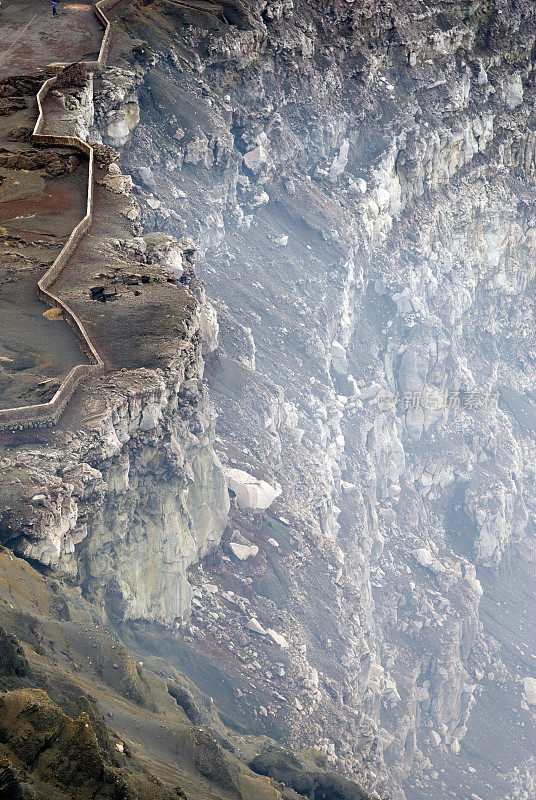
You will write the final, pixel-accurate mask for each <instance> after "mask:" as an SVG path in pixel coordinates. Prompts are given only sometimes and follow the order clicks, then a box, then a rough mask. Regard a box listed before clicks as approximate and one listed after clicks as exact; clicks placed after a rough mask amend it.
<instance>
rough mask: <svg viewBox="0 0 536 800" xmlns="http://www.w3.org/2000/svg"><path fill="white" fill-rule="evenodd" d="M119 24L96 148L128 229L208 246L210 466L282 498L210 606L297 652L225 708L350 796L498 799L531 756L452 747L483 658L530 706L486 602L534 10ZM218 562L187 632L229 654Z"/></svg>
mask: <svg viewBox="0 0 536 800" xmlns="http://www.w3.org/2000/svg"><path fill="white" fill-rule="evenodd" d="M128 30H129V32H130V33H131V35H132V36H133V37H135V43H134V40H133V46H134V47H135V51H134V59H135V65H133V64H132V57H131V56H125V58H124V60H123V62H122V63H121V71H120V77H121V81H122V85H123V86H125V85H127V86H128V93H129V98H130V100H129V101H128V102H129V103H131V102H134V101H135V103H136V104H137V107H138V109H139V112H138V111H136V113H135V116H136V117H137V116H138V113H139V118H140V122H139V124H136V126H135V127H133V128H132V133H130V134H129V132H128V131H127V128H129V125H128V120H129V118H130V119H132V107H131V106H129V105H128V104H125V97H126V95H125V92H124V91H123V89H122V90H121V91H120V92H117V91H116V89H115V83H116V81H117V79H118V75H119V73H118V72H113V71H112V72H110V73H109V74H108V76H107V77H105V81H104V86H103V91H102V93H101V94H100V95H99V96H98V98H97V103H96V125H97V128H98V132H99V134H100V135H102V138H103V141H105V142H108V143H110V144H113V145H114V146H118V147H121V146H124V148H125V149H124V151H123V159H124V162H125V164H128V169H129V171H131V172H132V174H133V177H134V180H135V191H136V193H137V196H138V198H139V202H140V206H141V209H142V224H143V225H144V227H145V229H146V230H158V231H163V232H169V233H173V234H174V235H184V234H186V233H187V234H188V235H191V236H192V237H193V238H194V239H195V241H196V243H197V245H198V247H199V250H200V261H199V267H198V269H199V273H200V275H201V276H202V278H203V279H204V280H205V281H206V284H207V290H208V293H209V295H210V297H211V299H212V300H213V302H214V303H215V305H216V307H217V310H218V313H219V325H220V348H219V350H218V352H217V353H216V354H215V355H214V356H213V358H212V359H211V360H210V361H209V363H208V370H207V374H208V376H209V383H210V386H211V392H212V396H213V398H214V400H215V403H216V408H217V411H218V414H219V420H218V435H219V438H220V442H219V449H220V452H221V454H222V457H223V458H224V459H225V460H226V461H227V462H228V463H229V465H230V466H233V467H239V468H242V469H245V470H247V471H249V472H251V473H253V474H256V475H257V476H258V477H261V478H266V479H267V480H271V481H272V482H275V481H277V482H279V484H280V485H281V487H282V489H283V492H282V495H281V497H280V498H279V499H278V500H277V501H276V503H275V504H274V506H273V507H272V508H273V511H274V513H275V515H276V516H275V522H274V523H273V524H274V525H275V526H276V528H277V529H278V530H280V531H282V530H283V529H284V530H285V531H286V533H287V535H288V534H289V533H290V540H289V541H290V544H291V546H290V547H288V548H287V549H286V552H285V553H281V554H279V555H278V556H277V558H279V559H280V560H281V563H280V562H277V565H276V566H275V567H274V566H273V562H274V558H275V557H273V558H272V559H271V561H270V559H268V558H267V556H266V555H265V556H263V555H262V553H261V555H260V558H261V561H259V562H258V563H257V564H255V562H254V560H253V559H251V560H248V561H247V562H246V565H245V566H244V567H242V566H241V565H239V569H242V568H243V569H244V574H243V575H242V579H243V580H242V584H243V585H242V587H241V590H240V593H238V592H237V589H236V586H235V587H234V589H233V587H232V585H231V579H230V578H229V579H228V580H229V587H223V588H225V590H226V591H229V590H230V591H234V592H235V594H240V595H241V596H242V595H244V593H245V589H244V586H247V585H248V583H247V582H248V581H251V584H252V586H253V587H256V590H255V591H254V592H252V593H251V596H250V595H248V596H247V599H249V602H250V603H251V604H254V605H253V607H252V609H250V611H251V615H252V616H253V612H255V613H256V614H257V616H258V617H259V619H260V618H261V615H262V614H264V615H265V619H266V624H268V623H269V622H270V620H272V621H273V620H274V619H277V620H278V622H279V624H280V628H281V629H282V630H283V631H284V632H285V635H286V636H287V638H288V640H289V642H290V646H289V649H288V651H286V657H287V658H288V659H290V664H291V668H290V669H287V671H286V673H285V676H284V677H283V679H282V680H281V681H280V682H279V684H278V686H277V689H276V695H275V699H273V701H272V705H271V706H270V707H269V708H268V709H266V708H265V707H264V706H263V707H262V708H259V707H258V703H257V704H256V703H255V691H254V692H253V693H252V694H253V696H252V697H245V698H242V699H241V700H242V702H243V705H244V708H245V709H247V713H249V714H250V715H251V719H254V720H257V719H259V715H260V717H261V718H262V717H264V719H265V720H266V721H265V722H263V723H262V724H265V725H268V726H270V725H276V724H277V723H278V720H279V721H280V722H281V725H282V726H283V727H288V729H289V731H290V734H289V735H290V737H291V739H292V738H294V739H295V740H296V741H303V742H306V741H310V740H311V738H314V739H315V741H316V742H320V743H321V746H322V747H323V748H324V749H325V750H326V752H327V753H328V754H329V757H330V759H331V760H332V762H333V763H335V764H337V765H338V767H339V768H341V769H346V770H349V771H350V772H351V771H352V770H355V769H359V770H361V771H365V772H367V771H368V780H369V785H370V786H376V787H378V786H380V785H382V786H385V785H386V784H388V783H391V787H392V786H393V783H394V784H398V785H399V786H401V785H405V786H406V787H407V789H408V791H409V795H410V796H413V797H420V796H422V797H427V798H430V797H436V796H437V797H444V796H445V792H446V791H451V790H452V788H456V782H457V781H464V782H466V783H464V784H463V785H464V788H465V790H466V792H468V793H469V794H471V792H473V793H476V794H477V795H478V796H481V795H482V793H483V792H484V793H485V796H486V797H488V796H490V797H495V796H496V797H497V798H499V797H504V796H507V794H508V793H509V792H511V791H512V792H513V791H514V789H513V788H512V786H513V784H512V781H511V779H510V778H509V777H508V775H506V773H508V769H506V767H505V763H506V762H509V760H510V762H511V763H509V768H511V769H514V767H515V768H519V763H518V762H521V763H522V764H523V767H522V768H521V771H522V772H523V770H525V768H526V771H528V772H530V764H529V759H530V747H528V748H527V746H526V743H525V744H524V745H523V746H522V747H521V750H520V752H517V753H516V754H515V757H514V756H513V755H512V754H510V756H505V754H504V753H502V755H501V756H500V757H499V756H498V755H495V756H493V758H496V761H495V762H494V769H495V772H494V779H493V780H492V781H491V782H490V781H489V779H488V778H487V777H486V774H485V773H486V770H488V769H489V765H487V764H486V765H484V764H483V763H479V764H476V763H475V764H474V763H473V761H472V760H471V759H473V760H475V759H474V750H475V747H476V749H477V750H478V747H479V746H480V745H478V742H476V743H475V746H474V747H473V746H471V747H469V745H468V748H469V749H467V750H465V751H463V752H462V755H461V756H460V758H458V755H459V753H460V750H461V749H462V748H463V747H464V746H465V745H464V739H465V737H466V736H467V730H468V726H470V720H471V714H472V712H473V717H474V715H475V714H477V711H474V709H475V703H477V701H478V698H479V697H480V696H484V695H485V692H486V686H487V684H486V676H487V675H490V676H491V678H490V680H492V679H493V677H494V674H495V673H494V672H493V669H492V668H491V667H490V663H491V662H493V663H495V662H496V663H499V662H500V663H501V664H502V667H501V669H503V670H504V681H505V685H509V686H510V687H511V697H512V701H513V702H514V701H515V702H516V703H518V702H520V695H519V692H520V678H521V677H522V673H518V672H517V671H516V670H517V668H516V670H513V671H509V667H508V664H507V659H506V662H502V661H500V654H499V653H498V650H500V641H497V640H496V639H495V638H492V637H491V635H490V634H489V633H488V632H487V631H486V629H485V628H483V625H482V621H481V619H480V615H479V606H480V603H481V596H482V585H481V584H483V585H484V586H485V585H486V581H487V579H488V576H489V575H490V574H491V572H490V570H493V569H497V568H498V566H499V565H500V564H501V563H506V562H508V561H509V560H510V562H511V563H512V562H513V563H515V562H516V560H517V559H519V550H518V548H520V547H521V548H523V542H524V541H525V539H526V537H529V536H531V535H532V533H533V526H532V518H533V513H532V505H533V499H532V498H533V496H534V493H533V491H532V489H533V485H534V443H533V437H532V431H533V429H534V420H535V405H534V397H533V394H532V392H533V390H532V387H533V381H534V314H533V311H534V309H533V291H532V287H533V280H534V246H535V238H534V237H535V233H534V231H535V228H534V189H533V180H534V144H533V139H534V112H533V108H534V60H533V53H534V41H535V31H536V29H535V9H534V5H533V4H532V3H529V2H523V1H522V0H518V1H517V2H507V0H501V1H499V0H497V1H496V2H493V3H489V2H480V3H478V2H477V3H458V2H426V3H425V2H410V1H409V0H408V2H402V3H400V2H397V3H389V2H387V3H378V2H368V3H365V4H362V3H361V4H354V3H346V2H332V3H328V2H314V3H300V2H268V3H255V2H251V3H227V4H225V5H224V8H223V11H222V13H220V14H217V13H213V14H210V13H207V12H204V11H202V10H198V11H196V10H192V9H190V10H187V9H181V8H180V7H177V6H174V5H173V4H168V3H162V4H154V3H151V4H140V5H138V6H137V7H136V8H135V9H134V10H133V12H132V14H131V16H130V18H129V23H128ZM140 41H142V42H144V43H145V44H143V45H140ZM129 115H130V117H129ZM110 120H111V121H112V123H113V124H112V125H111V124H110ZM121 121H124V122H125V125H123V126H121V124H120V123H121ZM129 130H130V128H129ZM118 134H119V135H118ZM233 514H235V512H233ZM235 516H236V519H235V517H233V519H232V522H231V530H234V529H235V527H234V526H235V525H236V530H238V531H239V533H240V535H242V536H245V537H246V538H247V539H248V538H249V541H257V539H258V541H259V542H260V543H261V544H262V541H265V540H266V535H267V533H268V532H269V531H267V530H266V526H265V527H264V529H263V527H262V526H261V527H260V528H259V526H256V525H255V524H253V525H251V521H248V519H247V515H245V516H244V515H243V514H241V513H240V512H239V511H237V512H236V515H235ZM282 520H283V522H282ZM281 526H282V527H281ZM263 530H264V535H265V538H264V540H263V538H262V535H263ZM281 535H282V536H283V533H281ZM255 537H257V539H255ZM261 549H262V548H261ZM264 552H265V553H267V552H269V550H265V551H264ZM263 559H265V560H263ZM282 565H283V566H282ZM499 568H500V567H499ZM208 569H209V572H210V570H211V569H212V568H211V567H209V568H208ZM229 569H230V568H229V567H228V564H227V562H226V561H225V560H224V561H222V562H221V564H219V565H217V566H216V568H215V571H214V570H213V574H212V573H211V574H209V575H208V576H207V575H206V571H207V569H206V568H205V570H204V573H203V575H202V576H201V577H200V578H199V581H200V586H199V592H200V599H199V614H198V617H199V619H196V621H195V625H194V629H193V630H191V631H190V632H189V633H187V634H186V636H187V637H188V636H190V637H191V638H192V639H193V640H195V641H196V642H197V645H196V646H199V643H200V642H201V643H204V644H203V646H205V647H206V648H207V649H210V648H213V647H215V646H216V645H217V646H218V647H220V648H221V650H220V652H221V653H222V654H223V653H225V652H228V651H229V649H230V645H229V644H228V638H229V636H230V634H229V631H228V629H227V628H226V625H227V624H228V623H227V622H226V620H227V619H228V618H229V609H228V608H226V603H225V602H222V601H221V599H218V596H216V598H215V596H214V592H213V591H211V590H208V591H204V590H203V583H206V584H208V586H209V587H210V586H213V585H216V586H217V585H218V580H219V581H220V583H221V582H223V581H224V579H225V580H227V578H226V577H225V576H226V574H227V572H228V570H229ZM477 571H478V577H477ZM283 572H286V574H287V575H289V576H290V578H291V580H287V581H285V580H283V582H282V586H283V588H282V589H280V591H283V593H284V596H285V599H286V601H287V603H286V606H285V608H284V609H280V608H278V606H277V602H276V599H277V598H276V597H275V595H274V591H273V590H269V589H268V588H267V585H268V584H269V583H273V574H275V575H276V577H278V576H279V577H278V580H279V583H280V584H281V574H282V573H283ZM478 578H480V580H479V579H478ZM244 582H245V583H244ZM319 586H322V589H323V591H322V592H320V591H319ZM275 594H277V593H275ZM319 596H320V597H321V598H322V600H321V604H320V605H322V607H323V612H324V613H322V614H319V613H308V612H309V611H310V610H311V609H316V610H318V607H319ZM210 613H211V614H212V618H211V619H210V621H209V617H208V615H209V614H210ZM244 613H245V612H244ZM278 615H279V616H278ZM231 616H232V615H231ZM245 622H246V620H245V618H244V623H245ZM242 627H243V624H242ZM235 636H236V632H235ZM226 637H227V638H226ZM244 642H245V643H244V644H243V645H242V647H243V648H244V650H243V652H242V654H241V655H242V657H243V659H244V661H243V663H244V665H245V667H246V668H247V667H249V666H250V665H251V663H252V662H253V667H254V669H255V670H257V671H258V676H257V683H255V686H256V687H257V686H258V685H259V686H260V685H261V684H266V685H273V681H274V676H273V672H274V670H273V664H272V663H271V662H270V658H271V656H269V655H268V654H266V655H265V660H264V659H260V658H258V653H259V648H258V647H257V646H256V644H253V645H252V644H251V642H250V641H249V640H248V639H246V640H244ZM226 643H227V644H226ZM231 643H232V644H233V646H235V645H236V641H235V639H234V638H231ZM519 646H520V645H519ZM525 646H526V643H525ZM231 649H232V648H231ZM254 654H255V655H254ZM227 657H228V658H231V656H230V655H228V656H227ZM233 657H234V656H233ZM222 658H223V655H222ZM231 660H232V659H231ZM255 662H256V663H257V664H258V665H259V667H258V668H257V667H256V666H255ZM529 663H530V662H529ZM519 669H525V670H526V669H527V667H520V668H519ZM267 676H268V677H267ZM292 676H294V677H296V676H297V680H296V685H295V684H294V682H293V678H292ZM296 686H298V687H299V691H300V692H302V694H301V695H300V696H299V697H298V704H297V705H296V706H295V708H294V709H293V710H290V709H289V705H291V703H292V698H293V696H294V694H295V691H296ZM277 694H279V695H280V697H279V698H278V697H277ZM265 711H266V714H267V716H266V717H265V716H264V712H265ZM498 713H499V714H500V713H501V712H498ZM524 713H526V712H524ZM515 714H516V719H517V722H516V724H518V725H519V726H520V727H519V728H518V731H521V729H522V727H523V725H524V721H523V719H522V718H519V715H518V711H516V712H515ZM283 720H284V721H283ZM261 721H262V720H261ZM349 721H351V722H349ZM520 736H521V734H520ZM521 739H523V737H522V736H521V738H520V741H521ZM466 741H467V740H466ZM482 746H483V747H484V745H482ZM471 752H473V755H471ZM503 756H504V759H505V763H501V764H499V761H501V762H502V759H503ZM463 758H465V759H466V764H468V765H469V766H470V768H471V770H473V772H471V771H468V769H467V768H465V767H464V768H462V767H460V766H459V765H460V761H461V760H462V759H463ZM476 761H478V758H477V759H476ZM527 765H528V766H527ZM475 773H476V777H474V775H475ZM387 775H389V777H388V778H387V780H386V776H387ZM505 775H506V777H505ZM523 780H525V779H524V778H523V779H521V785H522V788H521V789H519V785H518V788H516V789H515V791H518V792H521V794H520V795H519V796H525V795H523V792H528V791H529V790H530V785H529V784H530V780H529V779H528V778H527V779H526V781H525V783H526V785H523ZM449 781H452V783H449ZM487 783H489V784H490V786H489V787H488V788H486V784H487ZM398 791H399V792H400V791H401V790H398ZM394 792H395V794H396V793H397V790H394ZM490 792H491V794H490ZM515 796H517V795H515Z"/></svg>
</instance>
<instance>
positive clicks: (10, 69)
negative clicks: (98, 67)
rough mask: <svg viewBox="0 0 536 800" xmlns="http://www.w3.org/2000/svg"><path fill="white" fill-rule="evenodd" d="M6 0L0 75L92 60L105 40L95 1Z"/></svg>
mask: <svg viewBox="0 0 536 800" xmlns="http://www.w3.org/2000/svg"><path fill="white" fill-rule="evenodd" d="M56 5H57V10H58V16H57V17H52V2H49V0H33V2H26V1H25V0H4V2H3V6H4V10H3V11H2V13H1V16H0V79H1V78H5V77H9V76H11V75H35V74H37V72H38V71H40V70H44V69H45V68H46V66H47V64H50V63H51V62H54V61H81V60H83V61H90V60H92V59H94V58H96V56H97V54H98V51H99V47H100V43H101V41H102V34H103V31H102V26H101V25H100V24H99V21H98V20H97V18H96V16H95V14H94V12H93V4H92V3H68V2H57V4H56Z"/></svg>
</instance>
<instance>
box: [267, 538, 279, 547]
mask: <svg viewBox="0 0 536 800" xmlns="http://www.w3.org/2000/svg"><path fill="white" fill-rule="evenodd" d="M268 544H271V545H272V547H279V542H276V540H275V539H268Z"/></svg>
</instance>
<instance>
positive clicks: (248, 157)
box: [244, 144, 268, 172]
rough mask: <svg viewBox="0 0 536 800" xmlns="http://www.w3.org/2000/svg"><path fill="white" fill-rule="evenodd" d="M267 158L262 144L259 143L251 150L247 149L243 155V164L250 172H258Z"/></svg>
mask: <svg viewBox="0 0 536 800" xmlns="http://www.w3.org/2000/svg"><path fill="white" fill-rule="evenodd" d="M267 160H268V154H267V152H266V150H265V148H264V147H263V146H262V144H259V145H258V147H255V148H254V149H253V150H249V151H248V152H247V153H246V154H245V156H244V164H245V165H246V167H247V168H248V169H250V170H251V171H252V172H259V171H260V169H261V167H262V165H263V164H266V161H267Z"/></svg>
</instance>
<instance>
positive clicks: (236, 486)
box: [226, 468, 281, 512]
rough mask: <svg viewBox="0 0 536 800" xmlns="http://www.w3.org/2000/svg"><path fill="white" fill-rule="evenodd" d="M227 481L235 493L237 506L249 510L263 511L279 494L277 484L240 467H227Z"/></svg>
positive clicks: (279, 490) (279, 489)
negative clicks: (259, 477)
mask: <svg viewBox="0 0 536 800" xmlns="http://www.w3.org/2000/svg"><path fill="white" fill-rule="evenodd" d="M226 474H227V483H228V486H229V489H230V490H231V491H232V492H234V493H235V495H236V502H237V504H238V506H239V508H243V509H246V510H249V511H253V512H256V511H265V510H266V509H267V508H268V506H270V505H271V504H272V503H273V501H274V500H275V498H276V497H279V495H280V494H281V488H280V487H279V486H277V485H276V486H275V487H274V486H271V484H269V483H267V481H263V480H258V479H257V478H254V477H253V475H250V474H249V473H248V472H245V471H244V470H241V469H234V468H227V469H226Z"/></svg>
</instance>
